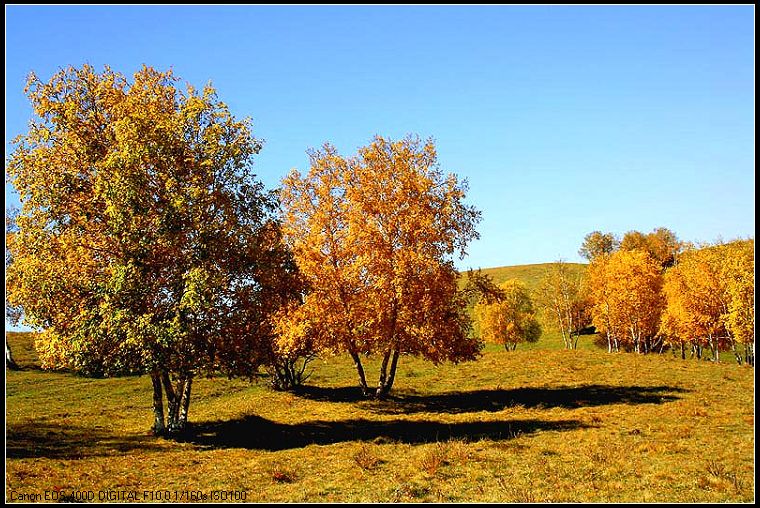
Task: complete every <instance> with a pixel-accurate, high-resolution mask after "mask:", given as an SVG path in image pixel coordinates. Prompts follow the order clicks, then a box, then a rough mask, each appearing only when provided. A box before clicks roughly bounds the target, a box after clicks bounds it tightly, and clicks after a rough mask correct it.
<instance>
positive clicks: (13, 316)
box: [5, 207, 21, 370]
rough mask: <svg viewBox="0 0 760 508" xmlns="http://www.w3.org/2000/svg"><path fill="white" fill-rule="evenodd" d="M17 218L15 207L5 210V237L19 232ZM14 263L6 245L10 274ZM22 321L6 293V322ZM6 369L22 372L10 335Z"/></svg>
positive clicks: (17, 309)
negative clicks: (11, 265) (15, 357)
mask: <svg viewBox="0 0 760 508" xmlns="http://www.w3.org/2000/svg"><path fill="white" fill-rule="evenodd" d="M16 217H18V209H17V208H15V207H11V208H6V209H5V237H6V238H8V235H9V234H13V233H15V232H16V231H18V226H16ZM12 262H13V255H12V253H11V251H10V250H9V249H8V243H7V242H6V244H5V271H6V273H7V272H8V267H9V266H10V264H11V263H12ZM20 319H21V309H20V308H19V307H16V306H14V305H12V304H11V303H10V302H9V301H8V292H7V291H6V293H5V320H6V321H8V322H10V323H11V324H12V325H16V324H18V322H19V320H20ZM5 367H6V368H8V369H10V370H20V368H19V366H18V364H17V363H16V361H15V360H14V359H13V352H12V351H11V346H10V344H8V335H7V334H6V335H5Z"/></svg>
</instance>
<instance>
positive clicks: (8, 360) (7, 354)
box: [5, 338, 21, 370]
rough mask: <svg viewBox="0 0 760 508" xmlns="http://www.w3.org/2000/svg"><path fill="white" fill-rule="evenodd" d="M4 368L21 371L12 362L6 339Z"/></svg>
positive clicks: (11, 354)
mask: <svg viewBox="0 0 760 508" xmlns="http://www.w3.org/2000/svg"><path fill="white" fill-rule="evenodd" d="M5 367H6V368H7V369H11V370H21V369H20V368H19V366H18V364H17V363H16V362H15V361H14V360H13V353H11V347H10V346H9V345H8V339H7V338H6V339H5Z"/></svg>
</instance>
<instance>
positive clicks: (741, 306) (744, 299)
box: [721, 239, 755, 366]
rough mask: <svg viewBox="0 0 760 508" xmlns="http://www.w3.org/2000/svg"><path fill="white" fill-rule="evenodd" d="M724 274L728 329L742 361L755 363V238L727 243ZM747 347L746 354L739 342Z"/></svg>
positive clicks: (734, 348)
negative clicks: (740, 349)
mask: <svg viewBox="0 0 760 508" xmlns="http://www.w3.org/2000/svg"><path fill="white" fill-rule="evenodd" d="M722 258H723V261H722V263H721V275H722V277H723V279H724V280H725V281H726V292H727V295H726V300H727V301H728V309H727V313H726V315H725V316H724V318H723V319H724V322H725V325H726V330H727V331H728V334H729V336H730V338H731V345H732V349H733V351H734V355H736V359H737V361H738V362H739V363H741V362H742V360H744V361H746V362H747V363H748V364H749V365H753V366H754V365H755V240H754V239H747V240H735V241H733V242H729V243H728V244H726V245H725V246H723V256H722ZM737 345H738V346H741V347H742V348H743V349H744V358H743V359H742V356H741V354H740V353H738V352H737V351H736V346H737Z"/></svg>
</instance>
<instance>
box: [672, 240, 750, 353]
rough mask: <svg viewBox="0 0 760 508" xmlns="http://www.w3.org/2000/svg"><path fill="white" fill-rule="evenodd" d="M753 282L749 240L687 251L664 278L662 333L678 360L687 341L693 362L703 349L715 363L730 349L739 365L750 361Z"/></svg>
mask: <svg viewBox="0 0 760 508" xmlns="http://www.w3.org/2000/svg"><path fill="white" fill-rule="evenodd" d="M754 283H755V277H754V240H737V241H734V242H730V243H728V244H721V245H711V246H704V247H702V248H694V249H690V250H687V251H686V252H685V253H683V254H682V255H681V256H680V257H679V260H678V263H677V264H676V265H675V266H674V267H672V268H670V269H669V270H668V271H667V272H666V274H665V284H664V291H665V295H666V298H667V306H666V308H665V312H664V314H663V319H662V325H661V330H662V333H663V335H665V336H666V337H668V339H669V340H670V341H671V343H672V345H679V346H680V347H681V356H682V358H684V357H685V352H684V345H685V344H687V343H688V344H690V345H691V348H692V352H693V354H696V355H697V357H698V358H701V357H702V349H703V348H705V347H707V348H709V349H710V351H711V353H712V357H713V359H714V360H716V361H720V352H721V350H723V351H726V350H729V349H730V350H732V351H733V353H734V355H735V357H736V359H737V361H738V362H739V363H741V362H742V361H743V360H746V361H747V362H748V363H751V364H752V363H754V310H755V307H754ZM737 345H740V346H743V348H744V351H743V353H744V355H743V357H742V354H741V352H740V351H737V347H736V346H737Z"/></svg>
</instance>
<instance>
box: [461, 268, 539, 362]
mask: <svg viewBox="0 0 760 508" xmlns="http://www.w3.org/2000/svg"><path fill="white" fill-rule="evenodd" d="M499 289H500V290H501V293H502V294H501V297H500V299H499V300H498V301H495V302H491V303H489V302H488V301H481V302H479V303H478V304H477V305H476V306H475V316H476V318H477V319H478V323H479V325H480V333H481V335H482V337H483V340H485V341H486V342H491V343H494V344H501V345H503V346H504V349H506V350H507V351H510V350H512V351H514V350H515V349H517V345H518V344H520V343H522V342H537V341H538V339H539V338H540V337H541V325H540V324H539V323H538V319H537V317H536V312H535V309H534V307H533V301H532V300H531V297H530V292H529V291H528V288H527V286H526V285H525V284H523V283H522V282H520V281H518V280H508V281H506V282H504V283H503V284H501V285H500V286H499Z"/></svg>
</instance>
